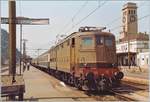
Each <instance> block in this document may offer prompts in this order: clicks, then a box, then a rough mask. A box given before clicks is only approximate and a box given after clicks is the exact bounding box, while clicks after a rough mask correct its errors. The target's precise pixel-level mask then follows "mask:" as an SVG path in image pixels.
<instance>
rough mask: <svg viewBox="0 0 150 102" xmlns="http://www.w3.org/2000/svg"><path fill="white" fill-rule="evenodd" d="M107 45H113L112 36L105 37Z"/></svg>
mask: <svg viewBox="0 0 150 102" xmlns="http://www.w3.org/2000/svg"><path fill="white" fill-rule="evenodd" d="M105 45H106V46H112V37H105Z"/></svg>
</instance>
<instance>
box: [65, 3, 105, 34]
mask: <svg viewBox="0 0 150 102" xmlns="http://www.w3.org/2000/svg"><path fill="white" fill-rule="evenodd" d="M106 2H107V1H105V2H103V3H102V5H99V6H98V7H97V8H95V9H94V10H93V11H92V12H90V13H89V14H88V15H87V16H85V17H83V18H82V19H81V20H80V21H79V22H77V23H76V24H75V25H74V26H73V27H72V28H70V29H69V30H68V31H67V32H69V31H70V30H72V29H73V28H74V27H75V26H77V25H79V24H80V23H81V22H83V21H84V20H85V19H87V18H88V17H89V16H90V15H92V14H93V13H94V12H96V11H97V10H98V9H99V8H101V7H102V6H103V5H104V4H105V3H106ZM67 32H66V33H67Z"/></svg>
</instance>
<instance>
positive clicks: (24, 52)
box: [23, 39, 27, 62]
mask: <svg viewBox="0 0 150 102" xmlns="http://www.w3.org/2000/svg"><path fill="white" fill-rule="evenodd" d="M26 41H27V40H26V39H23V61H24V62H25V60H26Z"/></svg>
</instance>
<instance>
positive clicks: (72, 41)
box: [71, 38, 75, 47]
mask: <svg viewBox="0 0 150 102" xmlns="http://www.w3.org/2000/svg"><path fill="white" fill-rule="evenodd" d="M71 45H72V47H74V46H75V38H72V39H71Z"/></svg>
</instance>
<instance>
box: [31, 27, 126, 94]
mask: <svg viewBox="0 0 150 102" xmlns="http://www.w3.org/2000/svg"><path fill="white" fill-rule="evenodd" d="M104 29H106V27H101V28H100V27H89V26H85V27H80V28H79V31H78V32H74V33H72V34H70V35H69V36H67V37H65V38H64V39H62V40H61V41H59V42H58V43H57V44H56V45H55V46H53V47H51V48H50V49H49V50H48V51H46V52H45V53H43V54H41V55H40V56H38V57H37V58H35V59H33V60H32V65H33V66H35V67H37V68H39V69H40V70H43V71H45V72H47V73H49V74H50V75H53V76H55V77H56V78H58V79H59V80H62V81H63V82H65V83H67V84H70V85H73V86H75V87H77V88H78V89H81V90H89V91H106V90H109V89H111V88H112V87H116V86H118V85H120V81H121V79H122V78H123V77H124V74H123V72H121V70H120V68H118V66H117V55H116V44H115V36H114V35H113V34H112V33H111V32H106V31H105V32H104V31H103V30H104Z"/></svg>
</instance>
